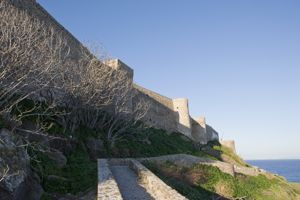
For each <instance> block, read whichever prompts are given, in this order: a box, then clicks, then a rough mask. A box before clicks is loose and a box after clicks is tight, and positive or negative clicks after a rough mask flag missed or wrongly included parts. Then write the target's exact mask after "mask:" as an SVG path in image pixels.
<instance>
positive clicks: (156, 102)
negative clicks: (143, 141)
mask: <svg viewBox="0 0 300 200" xmlns="http://www.w3.org/2000/svg"><path fill="white" fill-rule="evenodd" d="M133 87H134V89H135V90H136V93H137V95H136V96H135V98H134V99H133V102H135V101H141V100H142V101H145V102H147V103H148V104H149V110H148V112H147V114H146V115H145V117H144V118H143V121H144V122H146V123H147V124H149V125H151V126H153V127H155V128H159V129H164V130H167V131H168V132H178V129H177V124H178V113H177V112H174V111H173V103H172V100H171V99H169V98H167V97H164V96H161V95H159V94H157V93H155V92H152V91H150V90H148V89H145V88H143V87H141V86H138V85H136V84H134V86H133Z"/></svg>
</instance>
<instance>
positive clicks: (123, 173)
mask: <svg viewBox="0 0 300 200" xmlns="http://www.w3.org/2000/svg"><path fill="white" fill-rule="evenodd" d="M111 171H112V173H113V175H114V177H115V179H116V182H117V184H118V186H119V189H120V192H121V194H122V197H123V199H124V200H152V199H153V198H152V197H151V196H150V195H149V194H148V193H147V192H146V190H145V189H144V188H143V187H141V186H140V185H139V184H138V182H137V175H136V174H135V173H134V172H133V171H132V170H131V169H130V168H129V167H128V166H119V165H117V166H111Z"/></svg>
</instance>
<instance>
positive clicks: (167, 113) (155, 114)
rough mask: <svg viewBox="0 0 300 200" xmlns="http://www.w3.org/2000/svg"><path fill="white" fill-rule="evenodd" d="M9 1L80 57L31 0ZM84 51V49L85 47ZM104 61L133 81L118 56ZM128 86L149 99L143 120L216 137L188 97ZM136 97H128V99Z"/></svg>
mask: <svg viewBox="0 0 300 200" xmlns="http://www.w3.org/2000/svg"><path fill="white" fill-rule="evenodd" d="M7 1H8V0H7ZM9 2H10V3H11V4H12V5H14V6H15V7H17V8H18V9H22V10H26V12H28V14H29V15H31V16H33V17H34V18H38V19H39V20H41V21H44V22H46V23H45V24H47V26H51V28H53V29H54V30H57V32H60V33H62V34H63V36H64V37H66V38H67V40H68V43H69V44H70V48H71V52H70V55H71V57H72V59H74V63H76V61H78V60H80V56H82V55H81V53H82V48H83V45H82V44H81V43H80V42H79V41H78V40H77V39H76V38H75V37H74V36H73V35H72V34H71V33H70V32H68V31H67V30H66V29H65V28H64V27H63V26H62V25H61V24H59V23H58V22H57V21H56V20H55V19H54V18H53V17H52V16H51V15H50V14H49V13H48V12H47V11H46V10H45V9H44V8H42V6H40V5H39V4H38V3H37V2H36V1H35V0H9ZM20 2H22V3H20ZM86 51H88V50H87V49H86ZM89 54H90V53H89ZM91 56H92V54H91ZM104 65H106V66H107V67H109V68H112V69H114V70H125V71H126V72H128V78H129V79H130V80H131V81H132V83H133V76H134V71H133V69H131V68H130V67H129V66H127V65H126V64H125V63H123V62H122V61H120V60H118V59H114V60H108V61H105V62H104ZM132 87H133V89H134V90H135V91H136V92H137V94H138V95H137V96H136V97H135V98H140V99H143V100H145V101H147V102H149V105H150V108H149V111H148V112H147V115H146V116H145V117H144V118H143V121H144V122H145V123H148V124H149V125H152V126H154V127H156V128H161V129H165V130H167V131H169V132H181V133H182V134H184V135H186V136H187V137H189V138H190V139H192V140H194V141H196V142H199V143H202V144H206V143H207V142H208V141H210V140H218V134H217V132H216V131H214V130H213V129H207V125H206V122H205V118H204V117H199V118H195V119H194V118H192V117H191V116H190V114H189V106H188V99H186V98H178V99H171V98H168V97H165V96H163V95H160V94H158V93H156V92H153V91H151V90H148V89H146V88H143V87H141V86H138V85H136V84H134V83H133V85H132ZM137 100H138V99H132V102H134V101H137Z"/></svg>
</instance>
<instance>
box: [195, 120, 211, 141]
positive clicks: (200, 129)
mask: <svg viewBox="0 0 300 200" xmlns="http://www.w3.org/2000/svg"><path fill="white" fill-rule="evenodd" d="M192 137H193V138H194V140H195V141H197V142H200V143H201V144H206V143H207V142H208V138H207V133H206V122H205V118H204V117H198V118H194V119H192Z"/></svg>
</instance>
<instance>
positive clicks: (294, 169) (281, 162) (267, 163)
mask: <svg viewBox="0 0 300 200" xmlns="http://www.w3.org/2000/svg"><path fill="white" fill-rule="evenodd" d="M245 161H246V162H247V163H248V164H250V165H252V166H256V167H259V168H261V169H264V170H266V171H268V172H271V173H274V174H278V175H280V176H283V177H284V178H285V179H286V180H287V181H289V182H294V183H300V159H261V160H259V159H257V160H245Z"/></svg>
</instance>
